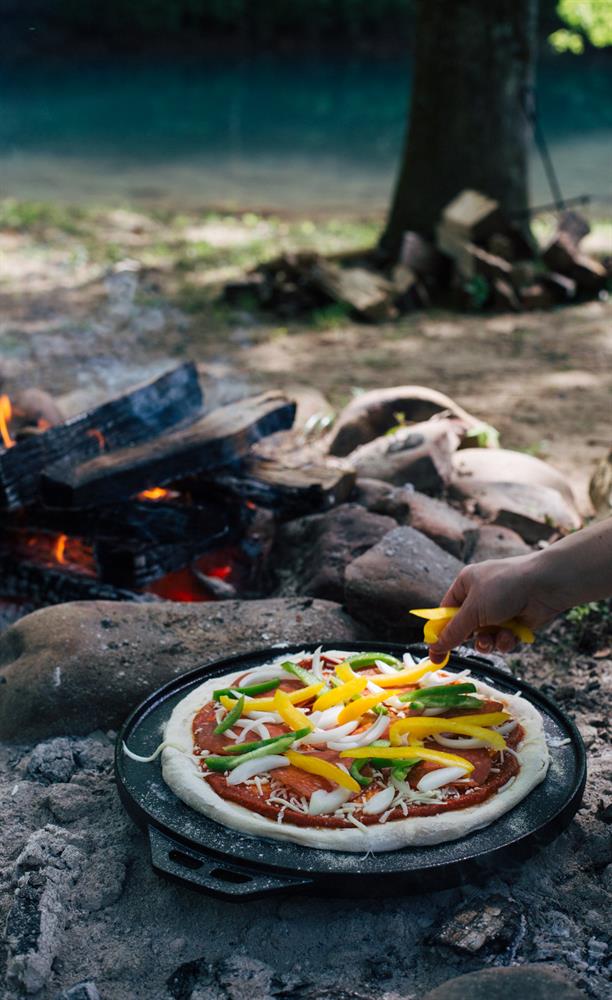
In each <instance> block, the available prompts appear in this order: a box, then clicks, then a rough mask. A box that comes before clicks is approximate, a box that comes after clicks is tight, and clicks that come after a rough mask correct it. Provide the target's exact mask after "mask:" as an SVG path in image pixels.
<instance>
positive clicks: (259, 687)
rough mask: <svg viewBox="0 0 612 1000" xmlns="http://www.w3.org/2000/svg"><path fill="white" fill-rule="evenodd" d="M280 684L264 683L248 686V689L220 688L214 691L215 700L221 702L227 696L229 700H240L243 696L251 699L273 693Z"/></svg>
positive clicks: (276, 682)
mask: <svg viewBox="0 0 612 1000" xmlns="http://www.w3.org/2000/svg"><path fill="white" fill-rule="evenodd" d="M279 684H280V681H262V682H261V684H247V686H246V687H235V688H220V689H219V690H218V691H213V698H214V700H215V701H219V700H220V699H221V697H222V696H223V695H227V696H228V697H229V698H238V696H239V695H241V694H246V696H247V698H250V697H252V696H253V695H256V694H265V692H266V691H273V690H274V688H277V687H278V685H279Z"/></svg>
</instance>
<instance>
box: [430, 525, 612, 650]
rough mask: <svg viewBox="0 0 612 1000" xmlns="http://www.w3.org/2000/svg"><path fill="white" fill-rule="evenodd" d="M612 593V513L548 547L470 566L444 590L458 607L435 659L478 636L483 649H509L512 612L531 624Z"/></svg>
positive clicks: (446, 602) (513, 643)
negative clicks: (510, 557) (608, 516)
mask: <svg viewBox="0 0 612 1000" xmlns="http://www.w3.org/2000/svg"><path fill="white" fill-rule="evenodd" d="M611 595H612V518H608V519H607V520H606V521H603V522H599V523H597V524H592V525H590V526H589V527H588V528H584V529H583V530H582V531H577V532H574V534H572V535H568V536H567V537H566V538H563V539H562V540H561V541H559V542H555V543H554V544H553V545H551V546H550V547H549V548H547V549H544V550H543V551H540V552H533V553H530V554H529V555H526V556H516V557H514V558H512V559H492V560H489V561H487V562H483V563H477V564H475V565H473V566H466V567H465V568H464V569H462V570H461V572H460V573H459V576H458V577H457V579H456V580H455V582H454V583H453V584H452V586H451V587H450V588H449V590H448V591H447V592H446V594H445V595H444V597H443V599H442V601H441V605H442V606H443V607H459V611H458V612H457V614H456V615H455V616H454V617H453V618H452V619H451V620H450V621H449V622H448V624H447V625H446V627H445V628H444V630H443V631H442V633H441V634H440V636H439V637H438V639H437V641H436V642H435V643H433V644H432V645H431V647H430V651H429V655H430V658H431V660H432V662H433V663H440V662H441V661H442V660H443V659H444V657H445V655H446V654H447V653H448V652H449V650H451V649H453V647H455V646H459V645H460V644H461V643H463V642H465V641H466V640H467V639H469V638H470V636H472V635H474V636H475V641H474V645H475V647H476V649H478V650H479V651H480V652H481V653H490V652H492V651H493V650H496V651H497V652H499V653H510V652H511V651H512V650H513V649H514V647H515V646H516V645H517V642H518V640H517V637H516V635H515V634H513V632H511V631H510V630H509V629H507V628H503V627H502V624H503V623H505V622H507V621H508V619H510V618H516V619H518V621H519V622H520V623H521V624H523V625H526V626H528V627H529V628H539V627H540V626H542V625H545V624H547V623H548V622H549V621H551V620H552V619H553V618H554V617H555V616H556V615H557V614H559V613H560V612H562V611H566V610H567V609H568V608H571V607H574V605H576V604H582V603H584V602H586V601H597V600H602V599H603V598H606V597H609V596H611Z"/></svg>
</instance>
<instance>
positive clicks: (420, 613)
mask: <svg viewBox="0 0 612 1000" xmlns="http://www.w3.org/2000/svg"><path fill="white" fill-rule="evenodd" d="M459 610H460V609H459V608H416V609H415V610H413V611H411V612H410V614H411V615H416V617H417V618H425V619H427V621H426V624H425V632H424V637H425V642H426V643H428V644H430V645H431V644H432V643H434V642H435V641H436V640H437V639H438V638H439V637H440V633H441V632H442V630H443V628H444V627H445V626H446V624H447V623H448V622H449V621H450V620H451V618H454V617H455V615H456V614H457V612H458V611H459ZM499 627H500V628H507V629H509V630H510V632H512V633H513V635H515V636H516V638H517V639H518V640H519V641H520V642H526V643H530V642H533V641H534V639H535V635H534V633H533V632H532V630H531V629H530V628H528V627H527V625H523V624H522V623H521V622H519V621H517V619H516V618H508V619H507V621H505V622H502V623H501V625H500V626H499ZM428 636H429V638H428Z"/></svg>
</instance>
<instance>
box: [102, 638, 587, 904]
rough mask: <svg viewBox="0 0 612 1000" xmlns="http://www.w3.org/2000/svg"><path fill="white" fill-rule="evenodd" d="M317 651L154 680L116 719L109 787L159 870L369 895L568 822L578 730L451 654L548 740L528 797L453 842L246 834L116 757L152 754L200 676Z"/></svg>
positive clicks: (420, 887)
mask: <svg viewBox="0 0 612 1000" xmlns="http://www.w3.org/2000/svg"><path fill="white" fill-rule="evenodd" d="M315 648H316V644H315V643H308V644H305V645H291V646H275V647H271V648H268V649H265V650H259V651H257V652H253V653H248V654H246V655H241V656H232V657H229V658H227V659H225V660H218V661H217V662H215V663H209V664H207V665H206V666H204V667H200V668H198V669H196V670H192V671H190V672H189V673H186V674H183V675H182V676H180V677H177V678H176V679H175V680H173V681H171V682H170V683H169V684H166V685H164V687H162V688H160V689H159V690H158V691H156V692H155V693H154V694H152V695H150V696H149V697H148V698H147V699H146V701H144V702H143V703H142V704H141V705H140V706H139V707H138V708H137V709H136V710H135V711H134V712H133V713H132V714H131V716H130V717H129V719H128V720H127V721H126V722H125V724H124V725H123V727H122V729H121V732H120V733H119V736H118V738H117V747H116V753H115V773H116V778H117V786H118V790H119V795H120V797H121V800H122V802H123V804H124V805H125V807H126V809H127V811H128V812H129V814H130V815H131V817H132V819H134V820H135V821H136V823H138V824H139V825H140V826H142V827H143V828H144V829H145V830H146V831H147V833H148V836H149V841H150V847H151V860H152V863H153V866H154V868H155V869H156V870H157V871H159V872H161V873H163V874H164V875H167V876H169V877H171V878H174V879H177V880H179V881H181V882H183V883H187V884H188V885H190V886H191V887H193V888H197V889H200V890H202V891H203V892H206V893H208V894H209V895H213V896H217V897H220V898H222V899H231V900H237V901H239V900H242V899H245V898H257V897H261V896H265V895H268V894H270V893H276V892H288V891H290V892H295V891H298V890H300V891H310V892H315V893H316V892H321V891H324V892H329V891H333V892H335V893H336V894H345V895H378V896H382V895H388V894H389V893H391V892H423V891H432V890H435V889H443V888H449V887H450V886H453V885H458V884H460V883H463V882H468V881H473V880H477V879H478V878H479V877H481V876H482V875H484V874H486V873H487V872H489V871H491V870H492V869H496V870H498V871H499V869H500V867H502V866H504V865H508V864H509V863H510V862H512V861H516V860H519V859H522V858H524V857H526V856H527V855H529V854H530V853H532V852H533V851H534V850H536V849H537V848H538V847H539V846H541V845H542V844H546V843H548V842H549V841H551V840H552V839H553V838H554V837H556V836H557V835H558V834H559V833H561V831H562V830H563V829H564V828H565V827H566V826H567V824H568V823H569V822H570V820H571V818H572V817H573V815H574V813H575V812H576V810H577V809H578V807H579V805H580V802H581V799H582V793H583V791H584V785H585V780H586V758H585V752H584V746H583V743H582V740H581V738H580V735H579V733H578V731H577V730H576V728H575V726H574V725H573V723H572V722H571V721H570V720H569V719H567V718H566V717H565V716H564V715H563V713H562V712H561V711H560V710H559V709H558V708H557V707H556V706H555V705H554V704H553V703H552V702H550V701H549V700H548V699H547V698H545V697H544V695H542V694H541V693H540V692H539V691H537V690H536V689H535V688H533V687H531V686H530V685H529V684H526V683H525V682H524V681H520V680H517V679H515V678H514V677H511V676H510V675H509V674H506V673H504V672H503V671H501V670H498V669H496V668H495V667H493V666H491V665H490V664H489V661H488V660H485V659H484V658H483V657H479V656H476V655H469V656H459V655H457V654H453V655H452V657H451V662H450V666H452V667H454V668H458V669H465V668H469V669H470V670H471V671H472V674H473V675H474V677H475V678H476V679H478V680H482V681H485V682H489V683H491V684H492V685H493V686H495V687H497V688H499V689H500V690H501V691H507V692H508V693H510V694H517V693H519V692H520V693H521V694H523V695H524V696H526V697H527V698H528V699H529V701H530V702H531V703H532V704H533V705H535V706H536V708H537V709H538V710H539V711H540V712H541V714H542V716H543V719H544V728H545V732H546V737H547V739H548V740H549V741H551V747H550V755H551V763H550V767H549V769H548V773H547V775H546V778H545V779H544V781H543V782H542V783H541V784H540V785H538V786H537V787H536V788H535V789H534V790H533V791H532V792H531V793H530V795H528V796H527V798H526V799H524V800H523V801H522V802H520V803H519V804H518V805H517V806H515V808H514V809H512V810H510V812H508V813H506V815H504V816H502V817H501V818H500V819H498V820H496V822H495V823H493V824H492V825H491V826H488V827H485V828H484V829H483V830H477V831H475V832H474V833H471V834H469V835H468V836H466V837H463V838H461V839H460V840H453V841H450V842H447V843H443V844H435V845H432V846H428V847H409V848H405V849H403V850H398V851H385V852H381V853H377V854H368V855H360V854H357V853H348V852H347V853H343V852H341V851H323V850H318V849H314V848H309V847H304V846H302V845H300V844H292V843H289V842H285V841H276V840H268V839H266V838H263V837H252V836H249V835H247V834H243V833H240V832H239V831H237V830H232V829H230V828H229V827H225V826H221V825H220V824H218V823H215V822H214V821H213V820H211V819H208V818H207V817H206V816H202V815H201V814H200V813H198V812H196V811H195V810H193V809H191V808H189V806H186V805H185V804H184V803H183V802H181V801H180V800H179V799H178V798H177V797H176V796H175V795H174V793H173V792H172V791H171V790H170V788H169V787H168V786H167V785H166V784H165V782H164V780H163V778H162V775H161V758H158V759H157V760H156V761H154V762H153V763H151V764H140V763H137V762H136V761H133V760H130V759H129V757H127V756H126V755H125V754H124V753H123V752H122V750H121V744H122V742H123V741H124V740H125V742H126V743H127V745H128V746H129V747H130V749H131V750H133V751H134V752H135V753H139V754H142V755H143V756H146V755H149V754H150V753H152V751H153V750H154V749H155V747H156V746H157V745H158V744H159V743H160V742H161V739H162V731H163V728H164V726H165V724H166V722H167V721H168V719H169V717H170V715H171V713H172V710H173V709H174V707H175V705H176V704H177V702H179V701H180V700H181V699H182V698H184V697H185V695H187V694H188V693H189V691H191V690H192V689H193V688H195V687H197V686H198V685H199V684H201V683H202V682H203V681H204V680H206V679H208V678H209V677H218V676H222V675H223V674H228V673H231V672H233V671H235V670H243V671H245V672H246V671H249V670H252V669H253V668H255V667H257V666H261V665H262V664H264V663H266V662H268V661H269V660H270V659H272V658H274V657H278V656H281V655H287V656H292V655H293V654H294V653H297V652H300V650H306V651H307V652H312V651H314V649H315ZM324 648H327V649H346V650H347V651H349V652H353V651H355V652H359V651H361V650H362V649H363V648H364V644H363V643H351V642H340V643H326V644H325V647H324ZM372 648H376V649H379V650H380V651H381V652H382V651H385V652H389V653H392V654H393V655H396V656H398V657H400V658H401V655H402V653H404V652H405V651H406V648H408V650H409V651H410V652H413V653H415V654H416V655H418V656H422V655H424V652H425V647H424V646H422V645H418V644H417V645H413V646H409V647H406V646H400V645H397V644H391V643H377V644H375V646H374V645H373V646H372ZM564 741H567V742H564ZM559 743H563V745H562V746H558V744H559Z"/></svg>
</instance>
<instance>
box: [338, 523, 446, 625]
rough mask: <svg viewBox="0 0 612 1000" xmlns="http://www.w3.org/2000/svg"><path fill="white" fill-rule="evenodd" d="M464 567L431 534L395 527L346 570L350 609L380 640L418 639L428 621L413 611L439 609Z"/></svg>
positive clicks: (347, 596) (348, 606)
mask: <svg viewBox="0 0 612 1000" xmlns="http://www.w3.org/2000/svg"><path fill="white" fill-rule="evenodd" d="M462 566H463V563H461V562H460V561H459V560H458V559H455V557H454V556H451V555H450V554H449V553H448V552H445V551H444V549H441V548H440V547H439V546H438V545H436V544H435V542H432V541H431V540H430V539H429V538H427V537H426V535H423V534H421V532H420V531H416V530H415V529H414V528H410V527H400V528H395V530H394V531H391V532H389V534H388V535H385V537H384V538H383V539H382V541H381V542H379V543H378V544H377V545H375V546H373V548H371V549H369V550H368V551H367V552H366V553H365V554H364V555H363V556H361V557H360V558H359V559H356V560H355V561H354V562H352V563H351V564H350V566H349V567H348V568H347V571H346V590H345V593H346V606H347V608H348V610H349V612H350V614H351V615H354V617H355V618H358V619H360V620H362V621H364V622H367V623H368V625H369V627H370V628H372V629H376V630H377V634H379V635H380V637H381V638H382V637H383V633H384V634H385V635H387V634H388V635H390V636H393V637H397V638H401V639H403V638H413V639H414V638H415V637H418V636H420V635H421V631H422V623H421V622H417V620H416V619H413V620H412V621H411V619H410V615H409V614H408V611H409V610H410V608H423V607H425V608H428V607H436V606H437V605H438V604H439V603H440V599H441V598H442V597H443V596H444V593H445V592H446V591H447V590H448V588H449V587H450V585H451V583H452V582H453V580H454V579H455V577H456V576H457V574H458V573H459V572H460V570H461V569H462Z"/></svg>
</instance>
